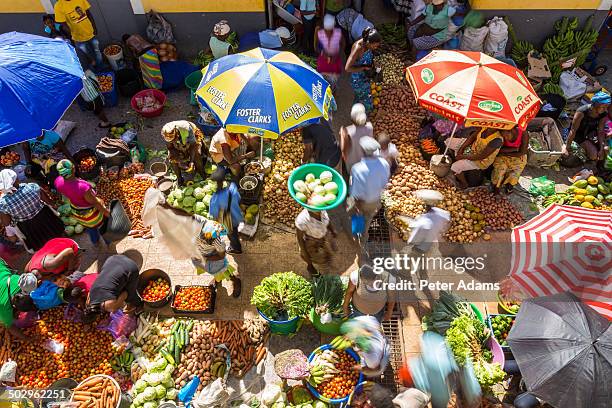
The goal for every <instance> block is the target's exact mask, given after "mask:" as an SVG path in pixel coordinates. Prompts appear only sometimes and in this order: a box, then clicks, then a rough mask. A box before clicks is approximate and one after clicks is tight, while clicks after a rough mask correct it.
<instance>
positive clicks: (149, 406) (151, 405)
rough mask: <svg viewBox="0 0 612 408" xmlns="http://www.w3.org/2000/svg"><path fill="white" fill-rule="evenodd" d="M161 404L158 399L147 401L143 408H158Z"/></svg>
mask: <svg viewBox="0 0 612 408" xmlns="http://www.w3.org/2000/svg"><path fill="white" fill-rule="evenodd" d="M158 406H159V404H158V403H157V401H147V402H145V403H144V405H143V407H142V408H157V407H158Z"/></svg>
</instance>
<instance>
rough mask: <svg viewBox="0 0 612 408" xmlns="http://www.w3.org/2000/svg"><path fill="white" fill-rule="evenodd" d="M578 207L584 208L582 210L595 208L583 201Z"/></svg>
mask: <svg viewBox="0 0 612 408" xmlns="http://www.w3.org/2000/svg"><path fill="white" fill-rule="evenodd" d="M580 206H581V207H584V208H595V207H593V204H591V203H589V202H587V201H585V202H584V203H582V204H580Z"/></svg>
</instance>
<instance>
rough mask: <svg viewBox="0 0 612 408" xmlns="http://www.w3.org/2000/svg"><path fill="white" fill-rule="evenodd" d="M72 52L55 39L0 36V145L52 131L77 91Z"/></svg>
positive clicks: (78, 81)
mask: <svg viewBox="0 0 612 408" xmlns="http://www.w3.org/2000/svg"><path fill="white" fill-rule="evenodd" d="M82 78H83V69H82V68H81V64H80V63H79V59H78V58H77V55H76V52H75V50H74V48H73V47H72V46H71V45H70V44H68V43H67V42H65V41H63V40H59V39H57V40H56V39H51V38H45V37H40V36H37V35H31V34H23V33H18V32H11V33H5V34H2V35H0V146H9V145H12V144H15V143H19V142H23V141H25V140H30V139H33V138H35V137H37V136H39V135H40V134H41V132H42V130H44V129H52V128H53V127H54V126H55V125H56V124H57V122H58V120H60V118H61V117H62V115H63V114H64V112H65V111H66V109H68V107H69V106H70V105H71V104H72V102H73V101H74V99H75V98H76V97H77V95H78V94H79V92H80V91H81V89H83V81H82Z"/></svg>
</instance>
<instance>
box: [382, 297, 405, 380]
mask: <svg viewBox="0 0 612 408" xmlns="http://www.w3.org/2000/svg"><path fill="white" fill-rule="evenodd" d="M382 327H383V332H384V333H385V336H386V337H387V340H388V341H389V347H390V348H391V355H390V358H389V364H388V365H387V369H386V370H385V372H384V373H383V374H382V375H381V376H380V378H379V379H378V380H376V382H377V383H379V384H381V385H384V386H385V387H388V388H389V389H391V390H395V391H396V392H397V391H398V386H399V383H400V382H399V370H400V367H401V366H402V360H403V358H402V356H403V354H404V353H403V349H404V347H403V337H402V319H401V316H400V315H399V312H398V311H397V309H396V311H395V312H394V313H393V317H392V318H391V319H390V320H388V321H385V322H383V323H382Z"/></svg>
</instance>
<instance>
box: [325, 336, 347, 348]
mask: <svg viewBox="0 0 612 408" xmlns="http://www.w3.org/2000/svg"><path fill="white" fill-rule="evenodd" d="M329 344H330V345H331V346H332V347H333V348H335V349H338V350H346V349H347V348H349V347H351V346H352V345H353V343H352V342H351V341H350V340H349V339H347V338H346V337H344V336H338V337H336V338H335V339H333V340H332V341H331V343H329Z"/></svg>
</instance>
